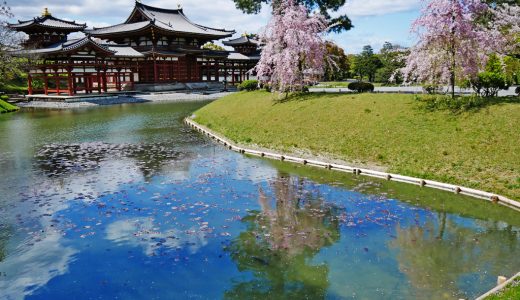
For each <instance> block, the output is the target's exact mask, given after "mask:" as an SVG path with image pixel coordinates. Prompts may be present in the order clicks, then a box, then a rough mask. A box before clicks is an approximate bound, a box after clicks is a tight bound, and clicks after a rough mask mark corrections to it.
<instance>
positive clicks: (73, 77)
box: [72, 73, 78, 95]
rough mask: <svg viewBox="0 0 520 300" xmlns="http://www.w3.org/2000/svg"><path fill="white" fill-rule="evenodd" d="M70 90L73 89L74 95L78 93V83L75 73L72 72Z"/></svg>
mask: <svg viewBox="0 0 520 300" xmlns="http://www.w3.org/2000/svg"><path fill="white" fill-rule="evenodd" d="M72 90H73V91H74V95H76V94H77V93H78V85H77V82H76V74H74V73H72Z"/></svg>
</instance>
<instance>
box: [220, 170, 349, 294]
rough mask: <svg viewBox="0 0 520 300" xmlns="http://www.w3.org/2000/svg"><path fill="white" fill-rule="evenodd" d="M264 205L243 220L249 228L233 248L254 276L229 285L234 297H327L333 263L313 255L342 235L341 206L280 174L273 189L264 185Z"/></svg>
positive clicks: (261, 202)
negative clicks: (315, 261)
mask: <svg viewBox="0 0 520 300" xmlns="http://www.w3.org/2000/svg"><path fill="white" fill-rule="evenodd" d="M258 202H259V205H260V207H261V210H260V211H252V212H250V214H249V215H248V216H246V217H245V218H244V219H243V220H242V221H243V222H244V223H246V224H247V226H248V229H247V231H245V232H242V233H241V234H240V235H239V237H238V238H236V239H235V240H234V241H233V242H232V244H231V246H230V247H229V249H228V250H229V252H230V253H231V257H232V259H233V260H234V261H235V263H236V264H237V266H238V268H239V270H240V271H242V272H246V271H248V272H252V273H253V275H254V279H252V280H250V281H247V282H239V283H237V284H235V285H234V287H233V288H232V289H231V290H229V291H227V292H226V294H225V297H226V298H231V299H256V298H258V299H260V298H261V299H288V298H291V299H304V298H306V299H316V298H318V299H319V298H324V297H325V293H326V290H327V287H328V273H329V267H328V266H327V265H322V264H320V265H314V264H312V262H311V260H312V258H313V257H314V256H315V255H316V254H317V253H318V252H319V251H320V250H321V249H322V248H324V247H328V246H331V245H332V244H334V243H336V242H337V241H338V240H339V237H340V229H339V226H340V224H339V221H338V219H337V216H338V214H340V213H341V209H340V208H338V207H336V206H334V205H331V204H329V203H326V202H325V201H324V200H323V199H322V198H321V197H320V194H319V193H318V192H315V191H308V190H307V189H306V186H305V182H304V181H303V180H301V179H299V178H291V177H289V176H286V175H279V176H278V178H277V179H276V180H274V181H273V182H272V183H271V184H270V186H269V189H268V190H267V191H264V189H262V188H259V199H258Z"/></svg>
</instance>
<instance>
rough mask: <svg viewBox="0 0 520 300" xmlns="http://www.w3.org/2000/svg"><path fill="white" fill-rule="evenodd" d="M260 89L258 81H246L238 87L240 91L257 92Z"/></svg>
mask: <svg viewBox="0 0 520 300" xmlns="http://www.w3.org/2000/svg"><path fill="white" fill-rule="evenodd" d="M257 89H258V80H245V81H243V82H242V83H241V84H239V85H238V90H239V91H255V90H257Z"/></svg>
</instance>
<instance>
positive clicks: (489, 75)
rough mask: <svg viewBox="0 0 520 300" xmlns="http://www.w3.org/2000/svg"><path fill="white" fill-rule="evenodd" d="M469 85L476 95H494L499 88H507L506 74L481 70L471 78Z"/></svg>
mask: <svg viewBox="0 0 520 300" xmlns="http://www.w3.org/2000/svg"><path fill="white" fill-rule="evenodd" d="M470 82H471V86H472V87H473V90H474V91H475V93H477V94H478V95H481V96H483V97H496V96H497V95H498V91H499V90H507V89H508V88H509V83H508V82H507V79H506V76H505V75H504V74H502V73H498V72H489V71H486V72H482V73H479V74H478V75H477V77H476V78H475V79H472V80H471V81H470Z"/></svg>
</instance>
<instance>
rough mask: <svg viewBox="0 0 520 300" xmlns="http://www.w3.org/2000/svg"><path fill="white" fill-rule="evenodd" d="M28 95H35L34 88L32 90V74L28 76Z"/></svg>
mask: <svg viewBox="0 0 520 300" xmlns="http://www.w3.org/2000/svg"><path fill="white" fill-rule="evenodd" d="M27 93H28V94H29V95H32V94H33V88H32V75H31V73H29V74H28V75H27Z"/></svg>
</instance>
